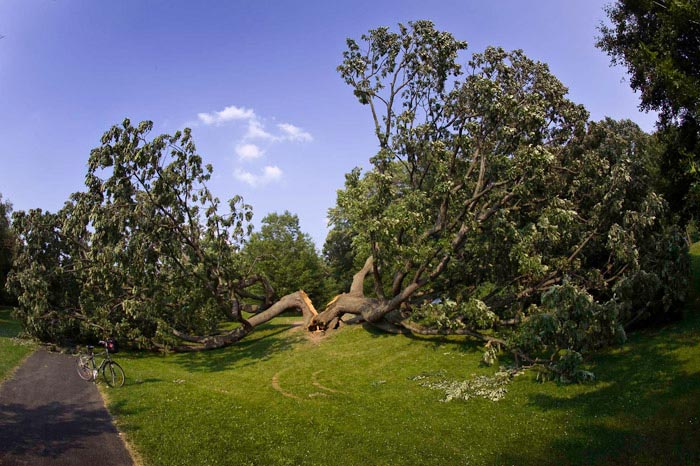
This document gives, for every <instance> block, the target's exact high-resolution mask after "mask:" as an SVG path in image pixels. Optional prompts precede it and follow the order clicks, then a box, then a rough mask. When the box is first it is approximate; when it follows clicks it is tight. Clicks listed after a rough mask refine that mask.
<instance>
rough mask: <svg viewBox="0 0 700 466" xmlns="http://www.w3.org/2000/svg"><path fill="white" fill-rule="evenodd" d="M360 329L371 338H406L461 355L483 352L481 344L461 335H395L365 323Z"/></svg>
mask: <svg viewBox="0 0 700 466" xmlns="http://www.w3.org/2000/svg"><path fill="white" fill-rule="evenodd" d="M362 328H364V329H365V330H366V331H367V333H368V334H369V335H370V336H371V337H372V338H407V339H409V340H413V341H417V342H421V343H422V344H425V345H430V346H432V347H433V348H435V349H438V348H443V347H445V346H447V347H449V348H450V350H453V351H460V352H462V353H478V354H481V353H483V352H484V349H483V344H482V342H480V341H478V340H475V339H473V338H471V337H468V336H463V335H418V334H415V333H412V332H411V333H402V334H398V335H397V334H395V333H389V332H385V331H383V330H381V329H378V328H377V327H375V326H373V325H371V324H367V323H363V324H362Z"/></svg>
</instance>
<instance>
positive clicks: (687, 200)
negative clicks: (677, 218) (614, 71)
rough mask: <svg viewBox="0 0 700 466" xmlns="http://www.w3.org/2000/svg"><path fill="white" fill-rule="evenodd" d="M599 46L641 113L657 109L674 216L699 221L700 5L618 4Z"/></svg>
mask: <svg viewBox="0 0 700 466" xmlns="http://www.w3.org/2000/svg"><path fill="white" fill-rule="evenodd" d="M606 11H607V14H608V17H609V18H610V21H611V22H612V25H611V26H607V25H601V27H600V32H601V34H602V35H601V37H600V38H599V40H598V47H600V48H601V49H602V50H604V51H605V52H607V53H608V54H609V55H610V56H611V58H612V62H613V63H615V64H621V65H624V66H625V67H626V68H627V71H628V72H629V75H630V86H631V87H632V89H634V90H636V91H638V92H639V93H640V95H641V104H640V106H641V108H642V109H645V110H657V111H659V112H660V115H659V122H658V126H659V137H660V139H661V141H662V142H663V143H664V144H665V145H666V153H665V156H664V158H663V162H662V172H661V173H662V175H665V176H664V178H663V183H664V185H663V187H664V193H665V194H666V197H667V198H668V200H669V202H670V203H671V207H672V209H673V210H674V211H676V212H679V213H681V214H682V215H683V216H684V217H685V218H689V217H695V218H697V212H696V211H697V208H698V205H699V204H698V201H699V200H700V185H699V184H698V183H699V181H700V178H699V176H698V173H699V171H698V170H699V169H700V165H699V164H700V1H698V0H618V1H617V2H615V3H613V4H612V5H610V6H608V7H607V9H606Z"/></svg>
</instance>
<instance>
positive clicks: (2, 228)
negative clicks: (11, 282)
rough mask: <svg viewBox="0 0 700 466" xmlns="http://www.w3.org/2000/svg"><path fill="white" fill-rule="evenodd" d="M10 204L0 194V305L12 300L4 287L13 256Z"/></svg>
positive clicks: (14, 246) (13, 244) (13, 243)
mask: <svg viewBox="0 0 700 466" xmlns="http://www.w3.org/2000/svg"><path fill="white" fill-rule="evenodd" d="M11 213H12V204H11V203H10V201H7V200H6V201H3V200H2V194H0V304H11V303H12V302H13V301H14V298H13V297H12V296H11V295H10V293H9V292H8V290H7V289H6V287H5V283H6V281H7V275H8V274H9V272H10V269H11V268H12V262H13V260H14V256H15V249H16V238H15V235H14V232H13V230H12V227H11V223H10V214H11Z"/></svg>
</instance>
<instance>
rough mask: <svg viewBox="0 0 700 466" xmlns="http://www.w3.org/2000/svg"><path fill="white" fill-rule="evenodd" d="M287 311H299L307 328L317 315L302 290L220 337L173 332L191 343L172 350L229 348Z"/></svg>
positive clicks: (289, 295)
mask: <svg viewBox="0 0 700 466" xmlns="http://www.w3.org/2000/svg"><path fill="white" fill-rule="evenodd" d="M288 309H298V310H300V311H301V313H302V315H303V318H304V325H305V326H308V323H309V322H311V320H312V319H313V318H314V317H315V316H317V315H318V312H317V311H316V309H315V308H314V305H313V303H312V302H311V300H310V299H309V296H308V295H307V294H306V293H305V292H304V291H303V290H299V291H297V292H295V293H292V294H288V295H286V296H283V297H282V298H281V299H280V300H279V301H277V302H276V303H274V304H273V305H272V306H270V307H269V308H267V309H265V310H264V311H262V312H260V313H258V314H255V315H254V316H252V317H251V318H250V319H247V320H245V321H244V322H242V324H243V325H242V326H240V327H237V328H235V329H233V330H231V331H229V332H226V333H223V334H220V335H209V336H195V335H187V334H185V333H182V332H179V331H177V330H173V334H174V335H175V336H176V337H178V338H179V339H181V340H183V341H186V342H189V343H191V344H190V345H179V346H176V347H175V348H173V349H174V350H175V351H178V352H187V351H202V350H210V349H216V348H223V347H224V346H229V345H231V344H233V343H236V342H237V341H240V340H241V339H242V338H244V337H245V336H246V335H248V334H249V333H251V332H252V331H253V330H254V329H255V328H256V327H258V326H259V325H262V324H264V323H265V322H267V321H269V320H271V319H273V318H275V317H277V316H278V315H280V314H281V313H283V312H284V311H286V310H288Z"/></svg>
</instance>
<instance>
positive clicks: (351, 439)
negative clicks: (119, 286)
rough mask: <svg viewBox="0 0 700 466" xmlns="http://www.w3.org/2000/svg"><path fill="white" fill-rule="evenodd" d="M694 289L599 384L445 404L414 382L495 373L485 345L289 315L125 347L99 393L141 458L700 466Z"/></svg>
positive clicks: (612, 363)
mask: <svg viewBox="0 0 700 466" xmlns="http://www.w3.org/2000/svg"><path fill="white" fill-rule="evenodd" d="M692 252H693V253H694V254H695V255H694V256H693V259H694V261H696V263H695V264H694V265H695V266H696V268H695V275H694V276H693V279H694V281H695V283H696V287H697V284H698V282H699V281H700V275H698V271H700V255H698V254H700V246H698V245H696V246H695V247H694V249H693V251H692ZM697 298H698V294H697V293H696V294H695V295H693V299H692V302H691V303H690V304H689V306H688V313H687V314H688V316H687V319H686V320H684V321H683V322H678V323H674V324H670V325H666V326H664V327H661V328H655V329H650V330H646V331H641V332H637V333H635V334H633V335H631V336H630V339H629V341H628V342H627V343H626V344H625V345H624V346H621V347H617V348H612V349H610V350H608V351H605V352H602V353H600V354H598V355H597V356H596V357H595V358H594V359H593V360H592V361H591V369H592V370H593V371H594V372H595V374H596V376H597V381H596V382H595V383H592V384H586V385H557V384H555V383H546V384H539V383H537V382H536V381H535V380H534V376H533V375H532V374H525V375H524V376H521V377H517V378H516V379H515V380H514V382H513V383H511V384H510V385H509V386H508V394H507V395H506V397H505V399H503V400H501V401H499V402H491V401H486V400H483V399H471V400H469V401H452V402H449V403H442V402H440V401H439V400H440V399H441V397H442V395H441V393H439V392H437V391H432V390H429V389H426V388H424V387H421V386H420V385H419V382H417V381H415V380H411V377H413V376H416V375H419V374H421V373H424V372H437V371H442V372H443V373H444V374H445V375H446V377H448V378H453V379H463V378H467V377H469V376H470V375H471V374H492V373H493V372H494V369H492V368H484V367H481V366H480V364H479V361H480V357H481V349H480V348H479V346H478V345H477V344H476V343H471V342H466V343H465V341H464V339H461V338H460V339H457V338H421V337H406V336H396V335H384V334H381V333H377V332H373V331H368V330H367V329H364V328H362V327H358V326H355V327H346V328H344V329H342V330H340V331H338V332H335V333H333V334H330V335H329V336H327V337H325V338H322V339H312V338H309V336H308V335H306V334H305V333H304V332H303V331H302V330H300V329H299V328H295V329H290V324H291V323H292V322H294V321H298V320H299V319H298V318H291V317H285V318H280V319H276V320H275V321H273V323H271V324H269V325H267V326H266V327H264V328H263V329H262V331H256V332H255V333H254V334H253V335H252V336H251V338H248V339H246V340H244V341H243V342H241V343H240V344H238V345H237V346H234V347H231V348H228V349H223V350H217V351H212V352H206V353H197V354H176V355H168V356H163V355H157V354H137V353H121V354H118V355H117V357H116V359H117V360H118V361H119V362H120V363H121V364H122V366H123V367H124V369H125V370H126V373H127V383H126V385H125V386H124V387H123V388H121V389H111V390H104V392H106V394H107V396H108V398H109V400H110V403H109V408H110V410H111V412H112V413H113V414H114V415H115V416H116V418H117V422H118V424H119V426H120V428H121V429H122V430H123V431H124V432H125V433H126V434H127V436H128V438H129V439H130V441H131V442H132V443H133V445H134V446H135V448H136V449H137V451H138V452H140V454H141V456H142V457H143V460H144V462H145V464H147V465H226V464H231V465H245V464H260V465H266V464H271V465H296V464H343V465H346V464H349V465H353V464H355V465H367V464H383V465H400V464H406V465H417V464H460V465H462V464H470V465H480V464H483V465H495V464H517V465H527V464H532V465H541V464H580V465H589V464H616V465H618V464H620V465H628V464H629V465H632V464H650V465H652V464H653V465H662V464H665V465H682V464H686V465H690V464H700V345H699V342H700V313H699V312H698V311H697V309H698V305H697Z"/></svg>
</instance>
